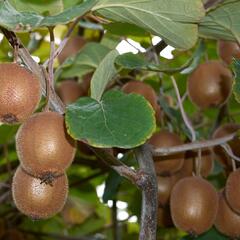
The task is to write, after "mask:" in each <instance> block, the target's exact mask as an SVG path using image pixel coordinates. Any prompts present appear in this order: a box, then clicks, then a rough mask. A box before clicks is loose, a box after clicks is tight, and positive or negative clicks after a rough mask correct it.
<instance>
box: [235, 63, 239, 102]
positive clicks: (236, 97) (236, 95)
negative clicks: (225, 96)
mask: <svg viewBox="0 0 240 240" xmlns="http://www.w3.org/2000/svg"><path fill="white" fill-rule="evenodd" d="M233 68H234V72H235V80H234V84H233V93H234V96H235V99H236V101H237V102H239V103H240V60H237V59H234V62H233Z"/></svg>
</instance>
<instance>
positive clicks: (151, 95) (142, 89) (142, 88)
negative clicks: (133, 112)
mask: <svg viewBox="0 0 240 240" xmlns="http://www.w3.org/2000/svg"><path fill="white" fill-rule="evenodd" d="M122 91H123V92H124V93H127V94H128V93H137V94H140V95H142V96H143V97H145V98H146V100H147V101H148V102H149V103H150V104H151V105H152V107H153V109H154V111H155V112H156V111H159V110H158V104H157V95H156V93H155V91H154V89H153V88H152V87H151V86H150V85H148V84H146V83H143V82H140V81H130V82H128V83H126V84H125V85H124V86H123V87H122Z"/></svg>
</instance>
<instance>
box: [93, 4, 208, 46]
mask: <svg viewBox="0 0 240 240" xmlns="http://www.w3.org/2000/svg"><path fill="white" fill-rule="evenodd" d="M92 10H93V11H96V12H97V13H98V14H100V15H102V16H104V17H106V18H109V19H112V20H114V21H117V22H126V23H131V24H135V25H137V26H139V27H142V28H143V29H146V30H148V31H150V32H151V33H152V34H155V35H159V36H160V37H162V38H163V39H164V40H165V41H166V42H167V43H168V44H170V45H172V46H173V47H176V48H181V49H188V48H191V47H192V46H193V45H194V44H195V43H196V41H197V35H198V25H197V23H199V22H200V21H201V19H202V18H203V17H204V14H205V10H204V8H203V4H202V1H201V0H141V1H136V0H122V1H118V0H99V2H98V4H97V5H96V6H95V7H93V9H92Z"/></svg>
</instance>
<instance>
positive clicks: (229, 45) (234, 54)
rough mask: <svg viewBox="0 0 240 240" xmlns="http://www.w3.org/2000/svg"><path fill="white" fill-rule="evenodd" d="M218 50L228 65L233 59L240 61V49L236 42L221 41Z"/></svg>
mask: <svg viewBox="0 0 240 240" xmlns="http://www.w3.org/2000/svg"><path fill="white" fill-rule="evenodd" d="M217 48H218V55H219V57H220V58H221V59H222V60H223V61H224V62H225V63H226V64H228V65H230V64H231V62H232V60H233V58H237V59H240V47H239V45H238V44H237V43H236V42H232V41H224V40H219V41H218V45H217Z"/></svg>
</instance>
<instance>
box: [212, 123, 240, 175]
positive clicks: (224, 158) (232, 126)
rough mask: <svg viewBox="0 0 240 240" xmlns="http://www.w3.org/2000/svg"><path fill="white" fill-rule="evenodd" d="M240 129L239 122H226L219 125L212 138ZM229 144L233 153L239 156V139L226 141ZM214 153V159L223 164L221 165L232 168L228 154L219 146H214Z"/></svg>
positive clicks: (228, 168)
mask: <svg viewBox="0 0 240 240" xmlns="http://www.w3.org/2000/svg"><path fill="white" fill-rule="evenodd" d="M239 129H240V124H236V123H227V124H224V125H222V126H220V127H219V128H218V129H216V131H215V132H214V133H213V138H220V137H224V136H227V135H229V134H232V133H235V132H236V131H238V130H239ZM228 144H229V146H230V147H231V149H232V151H233V154H234V155H236V156H238V157H240V148H239V146H240V140H239V139H234V140H232V141H230V142H228ZM214 153H215V155H216V159H217V160H218V161H219V162H220V163H221V164H223V166H224V167H225V168H226V169H227V170H232V160H231V158H230V157H229V156H228V154H227V153H226V152H225V151H224V150H223V149H222V148H221V147H219V146H217V147H215V148H214Z"/></svg>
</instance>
